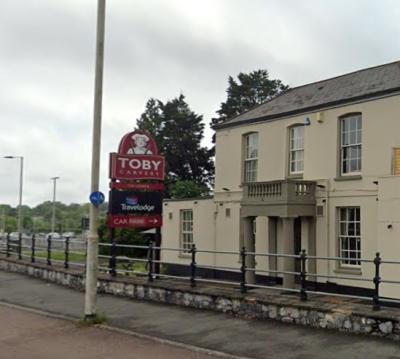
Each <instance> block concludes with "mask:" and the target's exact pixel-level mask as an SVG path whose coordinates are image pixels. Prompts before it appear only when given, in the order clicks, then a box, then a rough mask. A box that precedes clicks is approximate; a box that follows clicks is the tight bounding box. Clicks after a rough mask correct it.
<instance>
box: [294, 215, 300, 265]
mask: <svg viewBox="0 0 400 359" xmlns="http://www.w3.org/2000/svg"><path fill="white" fill-rule="evenodd" d="M293 226H294V228H293V232H294V254H299V253H300V252H301V218H300V217H297V218H295V219H294V224H293ZM294 270H295V272H300V271H301V262H300V260H299V259H296V261H295V266H294Z"/></svg>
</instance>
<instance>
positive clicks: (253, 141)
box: [243, 132, 258, 182]
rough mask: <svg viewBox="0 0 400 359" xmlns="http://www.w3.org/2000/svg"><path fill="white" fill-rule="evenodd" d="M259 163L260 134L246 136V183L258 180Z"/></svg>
mask: <svg viewBox="0 0 400 359" xmlns="http://www.w3.org/2000/svg"><path fill="white" fill-rule="evenodd" d="M257 162H258V133H257V132H253V133H249V134H247V135H245V136H244V176H243V180H244V182H255V181H256V180H257Z"/></svg>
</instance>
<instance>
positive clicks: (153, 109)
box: [137, 95, 214, 196]
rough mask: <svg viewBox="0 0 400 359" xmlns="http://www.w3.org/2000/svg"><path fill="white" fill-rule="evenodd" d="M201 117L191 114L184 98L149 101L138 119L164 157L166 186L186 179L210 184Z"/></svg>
mask: <svg viewBox="0 0 400 359" xmlns="http://www.w3.org/2000/svg"><path fill="white" fill-rule="evenodd" d="M202 121H203V117H202V116H201V115H197V114H196V113H195V112H193V111H192V110H191V109H190V107H189V105H188V104H187V102H186V101H185V96H183V95H180V96H179V97H176V98H174V99H172V100H170V101H167V102H166V103H163V102H162V101H160V100H155V99H150V100H149V101H148V102H147V104H146V109H145V112H144V113H143V114H142V115H141V116H140V118H139V119H138V120H137V126H138V128H139V129H141V130H145V131H148V132H150V133H151V134H152V135H153V136H154V137H155V139H156V141H157V142H158V146H159V152H160V153H161V154H162V155H164V156H165V157H166V181H165V182H166V184H167V186H168V190H167V193H166V195H167V196H168V195H169V190H170V185H171V184H173V183H175V182H176V181H179V180H183V181H186V180H189V181H193V182H195V183H197V184H198V185H203V186H207V185H209V184H211V183H212V181H213V171H214V164H213V161H212V158H211V154H210V151H209V149H208V148H207V147H204V146H202V145H201V141H202V139H203V137H204V123H203V122H202Z"/></svg>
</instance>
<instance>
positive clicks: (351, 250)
mask: <svg viewBox="0 0 400 359" xmlns="http://www.w3.org/2000/svg"><path fill="white" fill-rule="evenodd" d="M351 211H353V218H351ZM337 213H338V233H339V236H338V237H339V257H341V258H346V259H341V260H340V267H344V268H360V267H361V262H360V259H361V210H360V207H339V208H338V212H337Z"/></svg>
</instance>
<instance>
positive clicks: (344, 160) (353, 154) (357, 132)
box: [340, 114, 362, 175]
mask: <svg viewBox="0 0 400 359" xmlns="http://www.w3.org/2000/svg"><path fill="white" fill-rule="evenodd" d="M361 130H362V121H361V114H354V115H349V116H346V117H343V118H341V119H340V171H341V174H342V175H346V174H355V173H360V172H361V146H362V144H361Z"/></svg>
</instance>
